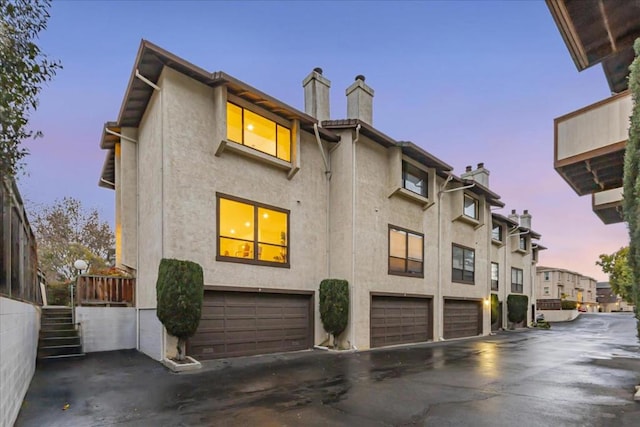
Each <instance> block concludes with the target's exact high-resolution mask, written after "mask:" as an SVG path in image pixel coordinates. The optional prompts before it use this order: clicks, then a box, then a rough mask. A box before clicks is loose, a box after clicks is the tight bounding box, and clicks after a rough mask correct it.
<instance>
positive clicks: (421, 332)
mask: <svg viewBox="0 0 640 427" xmlns="http://www.w3.org/2000/svg"><path fill="white" fill-rule="evenodd" d="M431 318H432V310H431V299H430V298H410V297H395V296H373V297H372V298H371V347H372V348H373V347H383V346H386V345H394V344H407V343H413V342H423V341H429V340H431V339H433V327H432V323H431Z"/></svg>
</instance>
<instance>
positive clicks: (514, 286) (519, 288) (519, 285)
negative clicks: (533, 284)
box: [511, 267, 524, 294]
mask: <svg viewBox="0 0 640 427" xmlns="http://www.w3.org/2000/svg"><path fill="white" fill-rule="evenodd" d="M513 273H516V281H515V282H514V281H513ZM518 273H520V274H519V275H518ZM518 279H520V282H518ZM511 292H512V293H515V294H522V293H524V270H523V269H521V268H516V267H511Z"/></svg>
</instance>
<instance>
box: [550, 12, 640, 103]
mask: <svg viewBox="0 0 640 427" xmlns="http://www.w3.org/2000/svg"><path fill="white" fill-rule="evenodd" d="M546 2H547V6H548V7H549V11H550V12H551V15H552V16H553V19H554V21H555V23H556V26H557V27H558V30H559V31H560V34H561V35H562V38H563V39H564V42H565V44H566V45H567V49H569V53H571V57H572V58H573V62H574V63H575V64H576V67H577V68H578V71H582V70H584V69H586V68H589V67H591V66H593V65H595V64H599V63H602V68H603V70H604V73H605V75H606V77H607V81H608V83H609V87H610V88H611V91H613V92H616V93H618V92H621V91H623V90H626V89H627V75H628V73H629V65H630V64H631V61H633V57H634V55H633V42H634V40H635V39H636V38H637V37H640V3H639V2H637V1H630V0H546Z"/></svg>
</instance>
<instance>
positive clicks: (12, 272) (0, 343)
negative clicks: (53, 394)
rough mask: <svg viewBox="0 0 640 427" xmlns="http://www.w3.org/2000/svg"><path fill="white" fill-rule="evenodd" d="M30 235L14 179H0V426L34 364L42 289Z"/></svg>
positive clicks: (14, 410) (10, 415)
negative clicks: (0, 378) (0, 376)
mask: <svg viewBox="0 0 640 427" xmlns="http://www.w3.org/2000/svg"><path fill="white" fill-rule="evenodd" d="M40 277H41V276H40V275H39V274H38V256H37V251H36V239H35V236H34V234H33V231H32V229H31V226H30V225H29V220H28V218H27V212H26V211H25V208H24V204H23V202H22V198H21V197H20V192H19V191H18V187H17V185H16V182H15V180H14V179H8V178H7V179H6V180H3V179H2V178H0V373H1V375H2V381H0V408H1V410H0V425H1V426H11V425H13V423H14V422H15V420H16V418H17V417H18V412H20V407H21V405H22V399H23V398H24V396H25V394H26V393H27V389H28V388H29V383H30V382H31V378H32V377H33V374H34V372H35V368H36V355H37V351H38V334H39V332H40V315H41V307H42V294H41V286H40Z"/></svg>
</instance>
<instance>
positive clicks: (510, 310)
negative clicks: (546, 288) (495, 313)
mask: <svg viewBox="0 0 640 427" xmlns="http://www.w3.org/2000/svg"><path fill="white" fill-rule="evenodd" d="M528 307H529V297H527V296H526V295H513V294H512V295H509V296H508V297H507V316H508V318H509V321H510V322H513V323H520V322H522V321H523V320H525V319H526V317H527V308H528Z"/></svg>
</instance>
